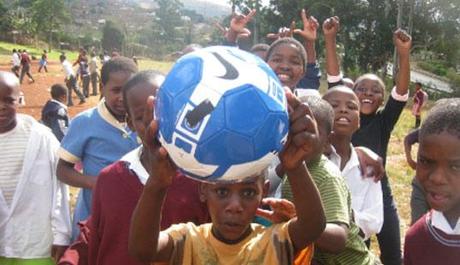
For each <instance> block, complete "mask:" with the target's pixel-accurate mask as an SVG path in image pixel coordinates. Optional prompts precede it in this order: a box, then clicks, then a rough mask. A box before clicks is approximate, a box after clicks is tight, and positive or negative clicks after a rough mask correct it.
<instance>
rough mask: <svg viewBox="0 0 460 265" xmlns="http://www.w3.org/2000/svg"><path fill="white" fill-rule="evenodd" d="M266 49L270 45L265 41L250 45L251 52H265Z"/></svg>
mask: <svg viewBox="0 0 460 265" xmlns="http://www.w3.org/2000/svg"><path fill="white" fill-rule="evenodd" d="M268 49H270V45H268V44H266V43H257V44H254V45H253V46H252V47H251V52H252V53H254V52H266V51H268Z"/></svg>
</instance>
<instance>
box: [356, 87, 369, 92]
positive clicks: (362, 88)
mask: <svg viewBox="0 0 460 265" xmlns="http://www.w3.org/2000/svg"><path fill="white" fill-rule="evenodd" d="M355 91H356V92H359V93H364V92H366V91H367V89H366V88H364V87H360V86H359V87H356V88H355Z"/></svg>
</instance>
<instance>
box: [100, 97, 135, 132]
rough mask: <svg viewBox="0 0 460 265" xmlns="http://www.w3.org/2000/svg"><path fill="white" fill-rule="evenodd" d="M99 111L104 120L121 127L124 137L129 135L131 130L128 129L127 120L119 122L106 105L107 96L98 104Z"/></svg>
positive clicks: (118, 127)
mask: <svg viewBox="0 0 460 265" xmlns="http://www.w3.org/2000/svg"><path fill="white" fill-rule="evenodd" d="M97 112H98V113H99V115H100V116H101V118H102V119H103V120H105V121H106V122H108V123H109V124H110V125H112V126H113V127H115V128H117V129H119V130H120V131H122V132H123V137H124V138H127V137H129V132H128V130H127V124H126V122H119V121H118V120H117V119H116V118H115V117H114V116H113V115H112V113H110V111H109V109H108V108H107V106H106V105H105V98H102V99H101V101H99V103H98V104H97Z"/></svg>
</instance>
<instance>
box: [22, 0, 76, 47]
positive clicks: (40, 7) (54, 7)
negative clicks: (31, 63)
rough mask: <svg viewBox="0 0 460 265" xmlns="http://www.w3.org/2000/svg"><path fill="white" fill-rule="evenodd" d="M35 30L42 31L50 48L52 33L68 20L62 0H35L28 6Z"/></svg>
mask: <svg viewBox="0 0 460 265" xmlns="http://www.w3.org/2000/svg"><path fill="white" fill-rule="evenodd" d="M30 13H31V15H32V20H33V22H34V24H35V32H36V33H39V34H40V33H43V34H45V35H46V36H47V37H48V38H47V39H48V45H49V50H51V42H52V34H53V32H57V31H59V30H60V29H61V25H62V24H63V23H65V22H67V21H69V15H68V13H67V9H66V6H65V5H64V0H35V1H34V2H33V3H32V6H31V8H30Z"/></svg>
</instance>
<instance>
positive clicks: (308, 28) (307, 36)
mask: <svg viewBox="0 0 460 265" xmlns="http://www.w3.org/2000/svg"><path fill="white" fill-rule="evenodd" d="M300 16H301V18H302V23H303V29H295V30H294V33H295V34H299V35H300V36H302V38H303V39H304V40H306V41H311V42H315V41H316V39H317V31H318V27H319V23H318V20H316V18H315V17H314V16H308V14H307V12H306V11H305V9H302V12H301V14H300Z"/></svg>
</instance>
